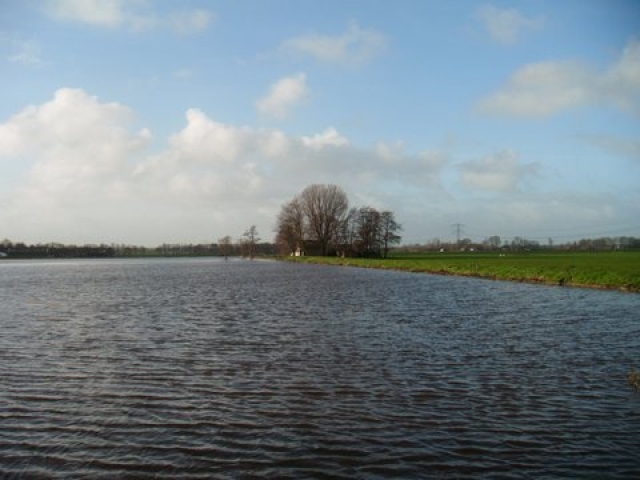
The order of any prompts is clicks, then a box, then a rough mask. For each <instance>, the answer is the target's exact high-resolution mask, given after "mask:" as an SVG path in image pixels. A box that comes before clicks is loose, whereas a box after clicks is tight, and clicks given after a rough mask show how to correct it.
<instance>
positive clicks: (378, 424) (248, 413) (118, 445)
mask: <svg viewBox="0 0 640 480" xmlns="http://www.w3.org/2000/svg"><path fill="white" fill-rule="evenodd" d="M634 368H635V369H640V295H634V294H624V293H618V292H603V291H592V290H579V289H567V288H561V287H547V286H538V285H523V284H512V283H505V282H493V281H485V280H478V279H468V278H455V277H440V276H431V275H422V274H410V273H401V272H390V271H379V270H361V269H349V268H339V267H326V266H314V265H300V264H291V263H277V262H267V261H253V262H250V261H240V260H230V261H227V262H225V261H221V260H218V259H155V260H84V261H69V260H59V261H51V262H47V261H6V260H5V261H2V262H0V476H1V477H2V478H59V479H63V478H65V479H66V478H87V479H99V478H142V479H144V478H149V479H151V478H177V479H198V478H202V479H205V478H234V479H235V478H367V479H369V478H374V479H375V478H481V477H490V478H557V477H564V478H569V477H571V478H576V477H578V478H640V393H639V392H636V391H633V390H632V389H631V387H630V386H629V385H628V383H627V379H626V376H627V374H628V373H629V372H630V371H631V370H632V369H634Z"/></svg>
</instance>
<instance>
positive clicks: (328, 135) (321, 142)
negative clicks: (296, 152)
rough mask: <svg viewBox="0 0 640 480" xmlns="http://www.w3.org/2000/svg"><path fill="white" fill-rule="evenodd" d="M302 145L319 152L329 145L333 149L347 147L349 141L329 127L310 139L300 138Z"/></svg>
mask: <svg viewBox="0 0 640 480" xmlns="http://www.w3.org/2000/svg"><path fill="white" fill-rule="evenodd" d="M302 143H303V144H304V145H306V146H308V147H311V148H314V149H316V150H319V149H321V148H323V147H326V146H329V145H332V146H335V147H340V146H343V145H347V144H348V143H349V141H348V140H347V139H346V138H345V137H343V136H342V135H340V134H339V133H338V131H337V130H336V129H335V128H333V127H329V128H327V129H326V130H325V131H324V132H322V133H316V134H315V135H314V136H312V137H302Z"/></svg>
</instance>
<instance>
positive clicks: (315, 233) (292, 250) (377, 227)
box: [276, 184, 402, 258]
mask: <svg viewBox="0 0 640 480" xmlns="http://www.w3.org/2000/svg"><path fill="white" fill-rule="evenodd" d="M401 230H402V225H400V223H398V222H397V221H396V219H395V215H394V213H393V212H391V211H388V210H384V211H378V210H376V209H375V208H373V207H369V206H364V207H350V206H349V200H348V198H347V194H346V193H345V192H344V190H342V188H340V187H338V186H336V185H324V184H313V185H309V186H308V187H306V188H305V189H304V190H302V192H301V193H300V194H298V195H296V196H295V197H294V198H292V199H291V200H290V201H288V202H287V203H285V204H284V205H282V207H281V209H280V213H279V214H278V219H277V226H276V243H277V244H278V246H279V249H280V251H281V253H285V254H288V255H323V256H326V255H341V256H361V257H383V258H386V257H387V256H388V254H389V250H390V248H391V247H392V246H393V245H396V244H398V243H400V240H401V239H402V237H401V236H400V235H398V233H399V232H400V231H401Z"/></svg>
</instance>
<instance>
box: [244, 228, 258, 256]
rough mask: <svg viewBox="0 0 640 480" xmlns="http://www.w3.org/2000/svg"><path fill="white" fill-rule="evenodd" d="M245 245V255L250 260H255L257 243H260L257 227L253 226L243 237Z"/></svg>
mask: <svg viewBox="0 0 640 480" xmlns="http://www.w3.org/2000/svg"><path fill="white" fill-rule="evenodd" d="M242 238H243V245H244V246H245V254H246V256H248V257H249V258H251V259H253V257H255V254H256V243H258V241H260V237H259V236H258V229H257V228H256V226H255V225H251V226H250V227H249V229H248V230H247V231H246V232H244V234H243V235H242Z"/></svg>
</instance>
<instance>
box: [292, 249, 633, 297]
mask: <svg viewBox="0 0 640 480" xmlns="http://www.w3.org/2000/svg"><path fill="white" fill-rule="evenodd" d="M293 260H295V261H298V262H305V263H322V264H331V265H346V266H354V267H364V268H386V269H395V270H403V271H409V272H428V273H437V274H443V275H464V276H476V277H482V278H491V279H495V280H510V281H517V282H535V283H546V284H553V285H567V286H575V287H591V288H607V289H618V290H625V291H632V292H640V252H637V251H634V252H541V253H504V254H500V253H420V254H395V255H393V256H391V257H390V258H388V259H384V260H383V259H372V258H337V257H297V258H295V259H293Z"/></svg>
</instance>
